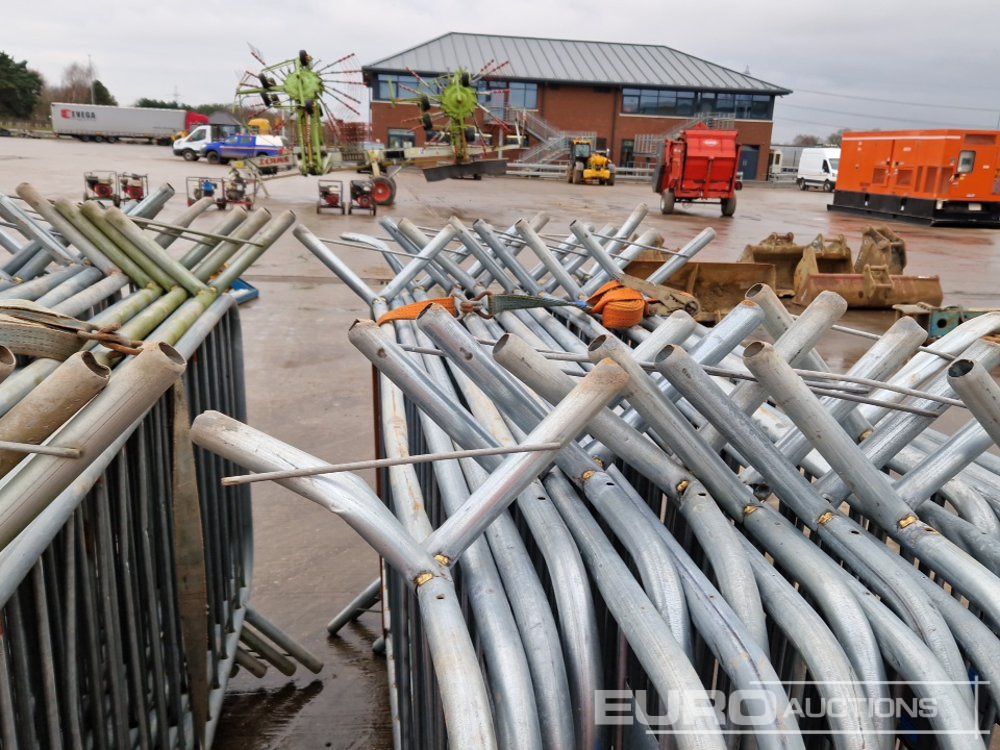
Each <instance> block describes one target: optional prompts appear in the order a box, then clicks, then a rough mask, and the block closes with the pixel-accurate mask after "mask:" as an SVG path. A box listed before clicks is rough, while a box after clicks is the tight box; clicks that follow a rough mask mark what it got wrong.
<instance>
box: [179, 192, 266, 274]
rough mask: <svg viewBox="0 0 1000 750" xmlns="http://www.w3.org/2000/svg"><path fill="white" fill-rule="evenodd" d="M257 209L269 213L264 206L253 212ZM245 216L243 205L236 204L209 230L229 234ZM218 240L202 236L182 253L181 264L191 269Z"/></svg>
mask: <svg viewBox="0 0 1000 750" xmlns="http://www.w3.org/2000/svg"><path fill="white" fill-rule="evenodd" d="M258 211H261V212H264V214H265V216H268V215H269V213H268V212H267V209H264V208H259V209H257V211H254V212H253V213H255V214H256V213H257V212H258ZM247 216H249V214H248V213H247V212H246V210H245V209H244V208H243V207H241V206H236V207H235V208H233V210H232V211H230V212H229V214H228V215H227V216H224V217H223V218H222V220H221V221H219V222H218V223H217V224H215V225H214V226H213V227H212V228H211V230H210V231H211V233H212V234H213V235H231V234H232V233H233V232H235V231H236V230H237V229H238V228H239V227H240V225H241V224H243V222H244V221H246V220H247ZM265 223H266V222H265ZM220 242H222V240H221V239H220V238H219V237H204V238H202V240H201V241H200V242H199V243H197V244H196V245H193V246H192V247H191V248H190V249H189V250H188V251H187V252H186V253H184V255H182V256H181V259H180V263H181V265H182V266H184V267H185V268H192V269H193V268H194V267H195V266H196V265H198V263H199V262H200V261H201V260H202V259H203V258H204V257H205V256H206V255H208V254H209V253H210V252H211V251H212V249H213V248H215V247H216V246H218V244H219V243H220Z"/></svg>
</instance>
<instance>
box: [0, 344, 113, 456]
mask: <svg viewBox="0 0 1000 750" xmlns="http://www.w3.org/2000/svg"><path fill="white" fill-rule="evenodd" d="M110 376H111V371H110V370H109V369H108V368H106V367H104V366H102V365H100V364H98V363H97V361H96V360H95V359H94V355H93V354H91V353H90V352H77V353H76V354H74V355H72V356H71V357H69V358H68V359H67V360H66V361H64V362H63V363H62V364H60V365H59V367H57V368H56V369H55V371H54V372H53V373H52V374H51V375H49V376H48V377H47V378H45V380H43V381H42V382H41V383H40V384H39V385H38V387H37V388H35V389H34V390H32V391H31V393H29V394H28V395H27V396H25V397H24V398H23V399H21V401H19V402H18V403H17V405H16V406H14V408H13V409H11V410H10V411H9V412H7V413H6V414H4V415H3V417H2V418H0V440H8V441H14V442H22V443H35V444H40V443H42V442H43V441H44V440H46V439H47V438H48V437H49V436H50V435H52V434H53V433H54V432H55V431H56V430H58V429H59V428H60V427H62V425H63V424H64V423H65V422H66V420H68V419H69V418H70V417H72V416H73V415H74V414H76V413H77V412H78V411H79V410H80V409H81V408H82V407H83V406H84V404H87V403H89V402H90V400H91V399H93V398H94V396H96V395H97V394H98V393H100V392H101V391H102V390H103V389H104V387H105V386H106V385H107V384H108V379H109V378H110ZM25 458H26V456H25V454H23V453H17V452H14V451H0V476H6V475H7V474H8V473H9V472H10V470H11V469H13V468H14V467H15V466H17V464H19V463H21V461H23V460H25Z"/></svg>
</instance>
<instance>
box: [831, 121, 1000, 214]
mask: <svg viewBox="0 0 1000 750" xmlns="http://www.w3.org/2000/svg"><path fill="white" fill-rule="evenodd" d="M842 149H843V163H844V175H843V177H841V178H840V181H839V182H838V183H837V192H836V193H835V194H834V196H833V203H832V204H831V205H830V206H828V208H829V209H830V210H834V211H851V212H854V213H864V214H875V215H879V216H890V217H893V218H896V219H909V220H915V221H921V222H926V223H929V224H950V225H954V226H993V227H1000V189H998V188H1000V132H998V131H996V130H901V131H879V132H870V133H845V134H844V136H843V144H842Z"/></svg>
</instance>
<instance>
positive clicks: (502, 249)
mask: <svg viewBox="0 0 1000 750" xmlns="http://www.w3.org/2000/svg"><path fill="white" fill-rule="evenodd" d="M472 230H473V231H474V232H475V233H476V234H478V235H479V238H480V239H481V240H482V241H483V242H484V243H485V244H486V246H487V247H488V248H489V249H490V250H492V251H493V254H494V255H495V256H496V257H497V258H498V259H499V261H500V265H502V266H503V267H504V268H506V269H508V270H509V271H510V272H511V273H513V274H514V276H515V277H516V278H517V281H518V283H519V284H520V285H521V289H523V290H524V291H525V292H527V293H528V294H540V293H541V292H542V288H541V286H539V284H538V282H537V281H536V280H535V279H534V278H532V276H531V274H530V273H528V272H527V270H525V268H524V266H522V265H521V264H520V263H519V262H518V261H517V259H516V258H515V257H514V253H512V252H511V250H510V248H508V247H507V246H506V245H505V244H504V243H503V242H501V241H500V238H499V237H497V235H496V232H495V231H494V229H493V227H491V226H490V225H489V224H488V223H487V222H485V221H483V220H482V219H477V220H476V221H474V222H473V223H472Z"/></svg>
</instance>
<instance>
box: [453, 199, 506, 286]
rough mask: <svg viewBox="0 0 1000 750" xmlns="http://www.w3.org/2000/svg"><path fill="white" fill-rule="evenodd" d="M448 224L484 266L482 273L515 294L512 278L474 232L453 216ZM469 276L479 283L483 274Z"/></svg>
mask: <svg viewBox="0 0 1000 750" xmlns="http://www.w3.org/2000/svg"><path fill="white" fill-rule="evenodd" d="M448 223H449V224H451V226H452V227H453V228H454V229H455V236H456V237H457V238H458V240H459V241H460V242H461V243H462V244H463V245H464V246H465V248H466V249H467V250H468V251H469V253H470V254H471V255H472V256H474V257H475V258H476V260H478V261H479V262H480V263H481V264H482V266H483V272H482V273H484V274H489V276H490V277H491V279H492V281H494V282H496V283H497V284H500V286H502V287H503V290H504V291H505V292H507V293H508V294H510V293H511V292H513V291H514V290H515V289H516V286H515V285H514V283H513V281H512V280H511V278H510V276H508V275H507V273H505V272H504V270H503V268H502V267H501V266H500V265H499V264H498V263H497V262H496V260H495V259H494V258H493V255H492V254H490V252H489V251H488V250H487V249H486V248H484V247H483V245H481V244H480V242H479V240H477V239H476V238H475V237H474V236H473V234H472V231H471V230H470V229H469V228H468V227H467V226H465V224H463V223H462V221H461V220H460V219H459V218H458V217H456V216H452V217H451V219H450V221H449V222H448ZM469 275H470V276H472V277H473V278H474V279H476V280H477V281H478V277H479V276H480V275H482V274H472V273H471V272H470V274H469Z"/></svg>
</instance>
